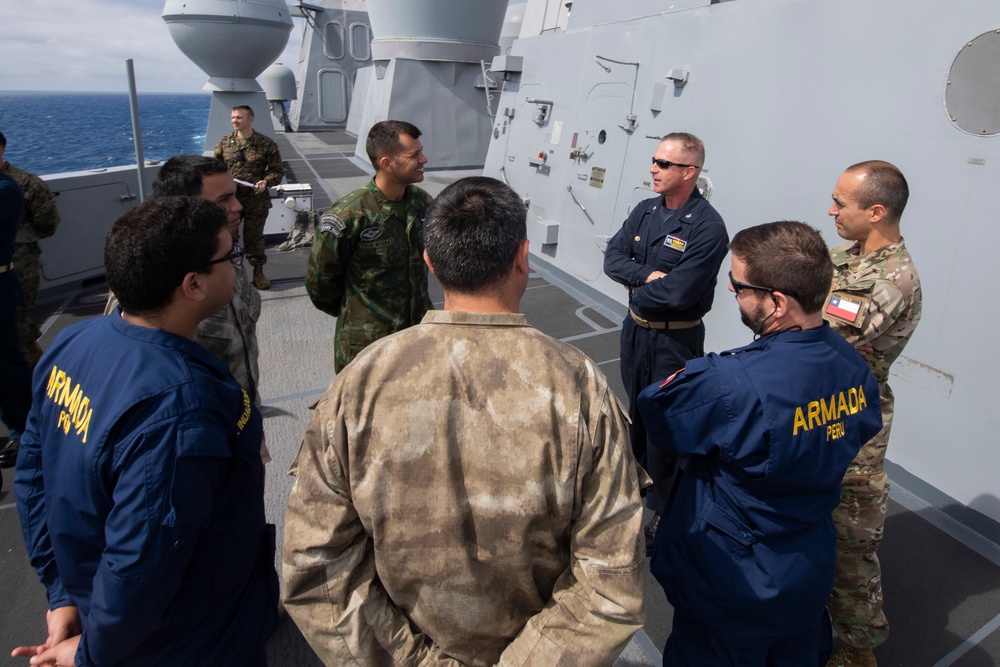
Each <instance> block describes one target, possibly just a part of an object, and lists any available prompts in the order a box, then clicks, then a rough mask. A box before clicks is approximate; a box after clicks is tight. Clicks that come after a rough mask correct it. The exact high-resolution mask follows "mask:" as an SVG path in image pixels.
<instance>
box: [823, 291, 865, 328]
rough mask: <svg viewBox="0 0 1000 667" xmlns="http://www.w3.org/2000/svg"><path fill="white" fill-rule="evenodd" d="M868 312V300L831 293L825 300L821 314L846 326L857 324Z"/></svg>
mask: <svg viewBox="0 0 1000 667" xmlns="http://www.w3.org/2000/svg"><path fill="white" fill-rule="evenodd" d="M866 312H868V299H867V298H865V297H863V296H858V295H855V294H845V293H844V292H833V293H832V294H830V296H829V297H828V298H827V300H826V307H825V308H824V309H823V313H824V314H826V315H829V316H831V317H834V318H836V319H838V320H841V321H843V322H847V323H848V324H854V325H857V324H858V320H859V319H860V318H861V317H863V316H864V314H865V313H866Z"/></svg>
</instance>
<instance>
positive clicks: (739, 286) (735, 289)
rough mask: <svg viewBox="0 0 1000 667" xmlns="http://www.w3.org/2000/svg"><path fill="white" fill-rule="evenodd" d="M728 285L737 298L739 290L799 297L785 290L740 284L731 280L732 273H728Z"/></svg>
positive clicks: (735, 280) (733, 279)
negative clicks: (779, 293)
mask: <svg viewBox="0 0 1000 667" xmlns="http://www.w3.org/2000/svg"><path fill="white" fill-rule="evenodd" d="M729 284H730V285H732V286H733V292H735V293H736V295H737V296H738V295H739V293H740V290H745V289H755V290H760V291H761V292H767V293H768V294H774V293H775V292H781V293H782V294H785V295H788V296H790V297H793V298H795V299H798V298H799V295H798V294H796V293H795V292H790V291H788V290H785V289H777V288H776V287H763V286H761V285H751V284H750V283H741V282H740V281H739V280H737V279H736V278H733V272H732V271H730V272H729Z"/></svg>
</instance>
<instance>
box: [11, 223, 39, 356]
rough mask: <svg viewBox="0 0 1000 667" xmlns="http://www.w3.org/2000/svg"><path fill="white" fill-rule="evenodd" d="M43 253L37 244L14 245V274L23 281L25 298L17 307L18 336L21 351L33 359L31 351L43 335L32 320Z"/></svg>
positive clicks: (22, 288) (22, 287)
mask: <svg viewBox="0 0 1000 667" xmlns="http://www.w3.org/2000/svg"><path fill="white" fill-rule="evenodd" d="M41 256H42V251H41V249H40V248H39V247H38V244H37V243H35V242H32V243H17V244H15V245H14V272H15V273H17V278H18V280H20V281H21V292H22V293H23V294H24V298H23V299H22V300H21V304H20V305H19V306H18V307H17V335H18V338H19V339H20V344H21V351H22V352H23V353H24V355H25V358H27V359H30V358H31V357H32V355H31V354H29V352H30V351H31V349H32V347H33V345H32V343H34V342H35V341H36V340H38V339H39V338H40V337H41V335H42V330H41V329H39V328H38V325H36V324H35V323H34V321H32V319H31V309H32V308H34V307H35V298H36V297H37V296H38V285H39V283H40V282H41V279H42V262H41Z"/></svg>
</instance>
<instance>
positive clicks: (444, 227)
mask: <svg viewBox="0 0 1000 667" xmlns="http://www.w3.org/2000/svg"><path fill="white" fill-rule="evenodd" d="M527 235H528V226H527V209H526V208H525V206H524V202H523V201H522V200H521V198H520V197H519V196H518V195H517V193H516V192H514V191H513V190H511V189H510V187H509V186H507V185H505V184H503V183H501V182H500V181H498V180H496V179H495V178H489V177H486V176H470V177H468V178H463V179H461V180H458V181H455V182H454V183H452V184H451V185H449V186H448V187H446V188H445V189H444V190H443V191H442V192H441V194H439V195H438V196H437V197H436V198H435V199H434V201H433V202H431V205H430V207H429V208H428V209H427V215H426V217H425V218H424V248H425V249H426V251H427V256H428V257H429V258H430V260H431V264H433V265H434V275H435V276H437V279H438V280H439V281H440V282H441V285H442V287H444V288H445V289H446V290H454V291H456V292H460V293H464V294H479V293H483V292H487V291H490V290H494V289H496V288H498V287H501V286H502V285H503V284H504V281H505V280H506V278H507V276H508V275H509V273H510V269H511V266H512V265H513V263H514V257H515V255H516V254H517V248H518V246H519V245H520V243H521V241H523V240H524V239H526V238H527Z"/></svg>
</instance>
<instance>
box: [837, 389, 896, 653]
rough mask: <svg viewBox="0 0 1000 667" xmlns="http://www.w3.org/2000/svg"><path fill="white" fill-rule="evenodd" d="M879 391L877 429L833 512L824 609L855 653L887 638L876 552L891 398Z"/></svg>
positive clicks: (884, 501)
mask: <svg viewBox="0 0 1000 667" xmlns="http://www.w3.org/2000/svg"><path fill="white" fill-rule="evenodd" d="M880 390H882V391H880V394H881V404H882V430H881V431H879V432H878V435H876V436H875V437H874V438H872V439H871V440H870V441H869V442H867V443H865V445H864V446H863V447H862V448H861V451H860V452H859V453H858V456H857V457H856V458H855V459H854V461H852V462H851V465H850V466H849V467H848V468H847V474H845V475H844V481H843V484H842V485H841V490H840V504H839V505H838V506H837V508H836V509H835V510H834V511H833V522H834V525H835V526H836V528H837V569H836V574H835V577H834V582H833V591H832V593H831V594H830V600H829V602H828V604H827V606H828V608H829V611H830V617H831V619H832V621H833V627H834V628H835V629H836V630H837V635H838V636H839V637H840V641H841V642H842V643H845V644H848V645H850V646H853V647H855V648H874V647H876V646H878V645H879V644H882V643H883V642H885V640H886V639H887V638H888V637H889V621H888V620H886V617H885V614H884V613H883V611H882V569H881V566H880V564H879V560H878V555H877V554H876V550H877V549H878V546H879V544H880V543H881V542H882V532H883V528H884V525H885V515H886V512H887V511H888V509H889V479H888V477H886V474H885V468H884V467H883V461H884V459H885V450H886V446H887V445H888V444H889V431H890V429H891V427H892V414H893V396H892V390H890V389H889V388H888V386H887V385H884V386H883V387H880Z"/></svg>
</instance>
